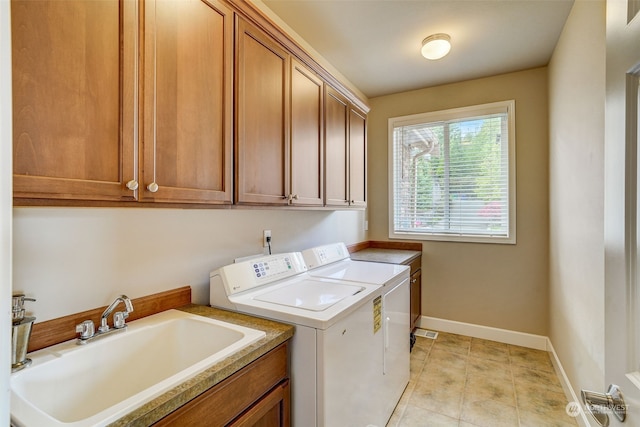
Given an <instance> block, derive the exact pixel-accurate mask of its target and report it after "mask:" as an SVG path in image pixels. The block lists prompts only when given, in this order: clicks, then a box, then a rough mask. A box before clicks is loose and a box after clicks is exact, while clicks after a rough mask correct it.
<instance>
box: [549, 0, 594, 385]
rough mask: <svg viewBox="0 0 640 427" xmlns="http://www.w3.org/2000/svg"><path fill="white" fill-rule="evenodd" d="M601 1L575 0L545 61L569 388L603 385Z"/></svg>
mask: <svg viewBox="0 0 640 427" xmlns="http://www.w3.org/2000/svg"><path fill="white" fill-rule="evenodd" d="M604 102H605V3H604V1H586V0H578V1H576V3H575V4H574V6H573V9H572V10H571V14H570V15H569V18H568V20H567V23H566V25H565V28H564V31H563V33H562V36H561V38H560V41H559V43H558V45H557V47H556V50H555V52H554V55H553V58H552V61H551V63H550V65H549V109H550V123H549V128H550V141H549V145H550V154H549V157H550V166H549V169H550V170H549V174H550V182H549V185H550V190H549V199H550V206H549V208H550V211H549V212H550V214H549V216H550V248H549V257H550V267H549V269H550V274H549V277H550V294H549V297H550V298H549V304H550V338H551V342H552V343H553V345H554V347H555V349H556V352H557V353H558V355H559V357H560V360H561V361H562V364H563V366H564V368H565V371H566V372H567V375H568V376H569V380H570V381H571V383H572V385H573V386H574V387H576V389H577V390H579V389H580V388H586V389H595V390H600V389H602V388H603V387H604V182H603V181H604Z"/></svg>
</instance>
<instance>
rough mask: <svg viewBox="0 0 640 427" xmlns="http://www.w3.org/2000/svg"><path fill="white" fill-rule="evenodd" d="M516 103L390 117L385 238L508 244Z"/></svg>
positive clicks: (512, 212)
mask: <svg viewBox="0 0 640 427" xmlns="http://www.w3.org/2000/svg"><path fill="white" fill-rule="evenodd" d="M514 109H515V102H514V101H505V102H497V103H492V104H485V105H478V106H473V107H464V108H456V109H453V110H446V111H438V112H433V113H425V114H416V115H412V116H404V117H395V118H391V119H389V176H390V177H392V179H391V180H390V184H389V186H390V188H389V199H390V200H389V237H390V238H404V239H424V240H448V241H463V242H488V243H515V241H516V237H515V125H514V122H515V119H514V118H515V110H514Z"/></svg>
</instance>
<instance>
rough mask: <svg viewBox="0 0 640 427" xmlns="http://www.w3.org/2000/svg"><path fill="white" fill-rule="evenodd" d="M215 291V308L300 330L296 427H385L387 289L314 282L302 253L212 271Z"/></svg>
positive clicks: (293, 361)
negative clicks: (382, 408) (383, 295)
mask: <svg viewBox="0 0 640 427" xmlns="http://www.w3.org/2000/svg"><path fill="white" fill-rule="evenodd" d="M210 286H211V288H210V303H211V305H212V306H216V307H221V308H226V309H230V310H235V311H240V312H243V313H248V314H252V315H257V316H261V317H266V318H269V319H274V320H277V321H282V322H287V323H290V324H293V325H295V329H296V330H295V333H294V336H293V338H292V341H291V345H290V349H291V354H290V379H291V393H292V396H291V400H292V402H291V403H292V404H291V408H292V424H293V425H294V426H301V427H302V426H304V427H306V426H317V427H322V426H327V427H329V426H331V427H333V426H363V427H364V426H368V425H371V426H379V427H383V426H384V425H385V424H386V421H387V419H385V418H384V416H383V413H382V411H380V410H377V409H375V410H374V409H373V408H378V407H379V406H381V405H383V403H382V402H381V400H379V399H382V398H383V394H382V393H378V391H379V388H380V386H381V384H382V382H383V364H384V361H383V347H384V345H385V342H384V336H383V333H382V331H381V328H378V329H376V322H379V321H380V318H381V313H382V308H381V292H382V287H380V286H378V285H373V284H369V283H354V282H345V281H339V280H334V279H324V278H314V277H311V276H309V274H307V267H306V265H305V264H304V261H303V258H302V255H301V254H300V253H299V252H298V253H287V254H277V255H271V256H265V257H261V258H256V259H253V260H248V261H244V262H240V263H236V264H231V265H228V266H225V267H222V268H220V269H218V270H216V271H214V272H212V273H211V275H210ZM372 391H373V393H372ZM377 395H380V397H376V396H377Z"/></svg>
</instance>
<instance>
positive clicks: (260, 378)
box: [154, 343, 287, 427]
mask: <svg viewBox="0 0 640 427" xmlns="http://www.w3.org/2000/svg"><path fill="white" fill-rule="evenodd" d="M286 376H287V344H286V343H285V344H282V345H280V346H278V347H276V348H275V349H273V350H271V351H270V352H269V353H267V354H265V355H264V356H262V357H261V358H260V359H258V360H256V361H255V362H253V363H251V364H250V365H248V366H246V367H245V368H243V369H242V370H240V371H238V372H236V373H235V374H233V375H232V376H231V377H229V378H227V379H226V380H224V381H223V382H221V383H220V384H217V385H216V386H214V387H212V388H211V389H209V390H207V391H206V392H204V393H203V394H201V395H200V396H198V397H196V398H195V399H193V400H191V401H190V402H188V403H187V404H185V405H184V406H182V407H180V408H178V409H177V410H175V411H174V412H172V413H171V414H169V415H167V416H166V417H164V418H163V419H161V420H160V421H158V422H157V423H156V424H154V426H172V425H189V426H192V427H194V426H202V427H215V426H224V425H226V424H228V423H229V422H230V421H232V420H233V419H234V418H236V417H237V416H238V415H239V414H241V413H242V412H243V411H244V410H246V409H247V408H249V407H250V406H251V405H252V404H253V403H254V402H256V401H257V400H259V399H260V398H261V397H262V396H263V395H265V394H266V393H267V392H268V391H270V390H271V389H272V388H273V387H274V386H276V385H277V384H278V383H280V382H281V381H282V380H283V379H285V378H286Z"/></svg>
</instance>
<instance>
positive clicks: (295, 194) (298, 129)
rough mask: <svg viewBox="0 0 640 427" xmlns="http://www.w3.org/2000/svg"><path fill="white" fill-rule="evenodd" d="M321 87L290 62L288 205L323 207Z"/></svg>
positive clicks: (313, 76) (314, 76) (296, 64)
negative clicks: (289, 178) (289, 170)
mask: <svg viewBox="0 0 640 427" xmlns="http://www.w3.org/2000/svg"><path fill="white" fill-rule="evenodd" d="M323 96H324V83H323V81H322V80H321V79H320V78H319V77H318V76H317V75H315V74H314V73H313V72H312V71H311V70H309V69H308V68H307V67H305V66H304V65H302V64H301V63H300V62H298V61H296V60H292V61H291V186H290V193H289V194H291V204H294V205H307V206H309V205H313V206H322V204H323V203H324V153H323V147H324V144H323V140H324V139H323V111H322V106H323Z"/></svg>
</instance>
